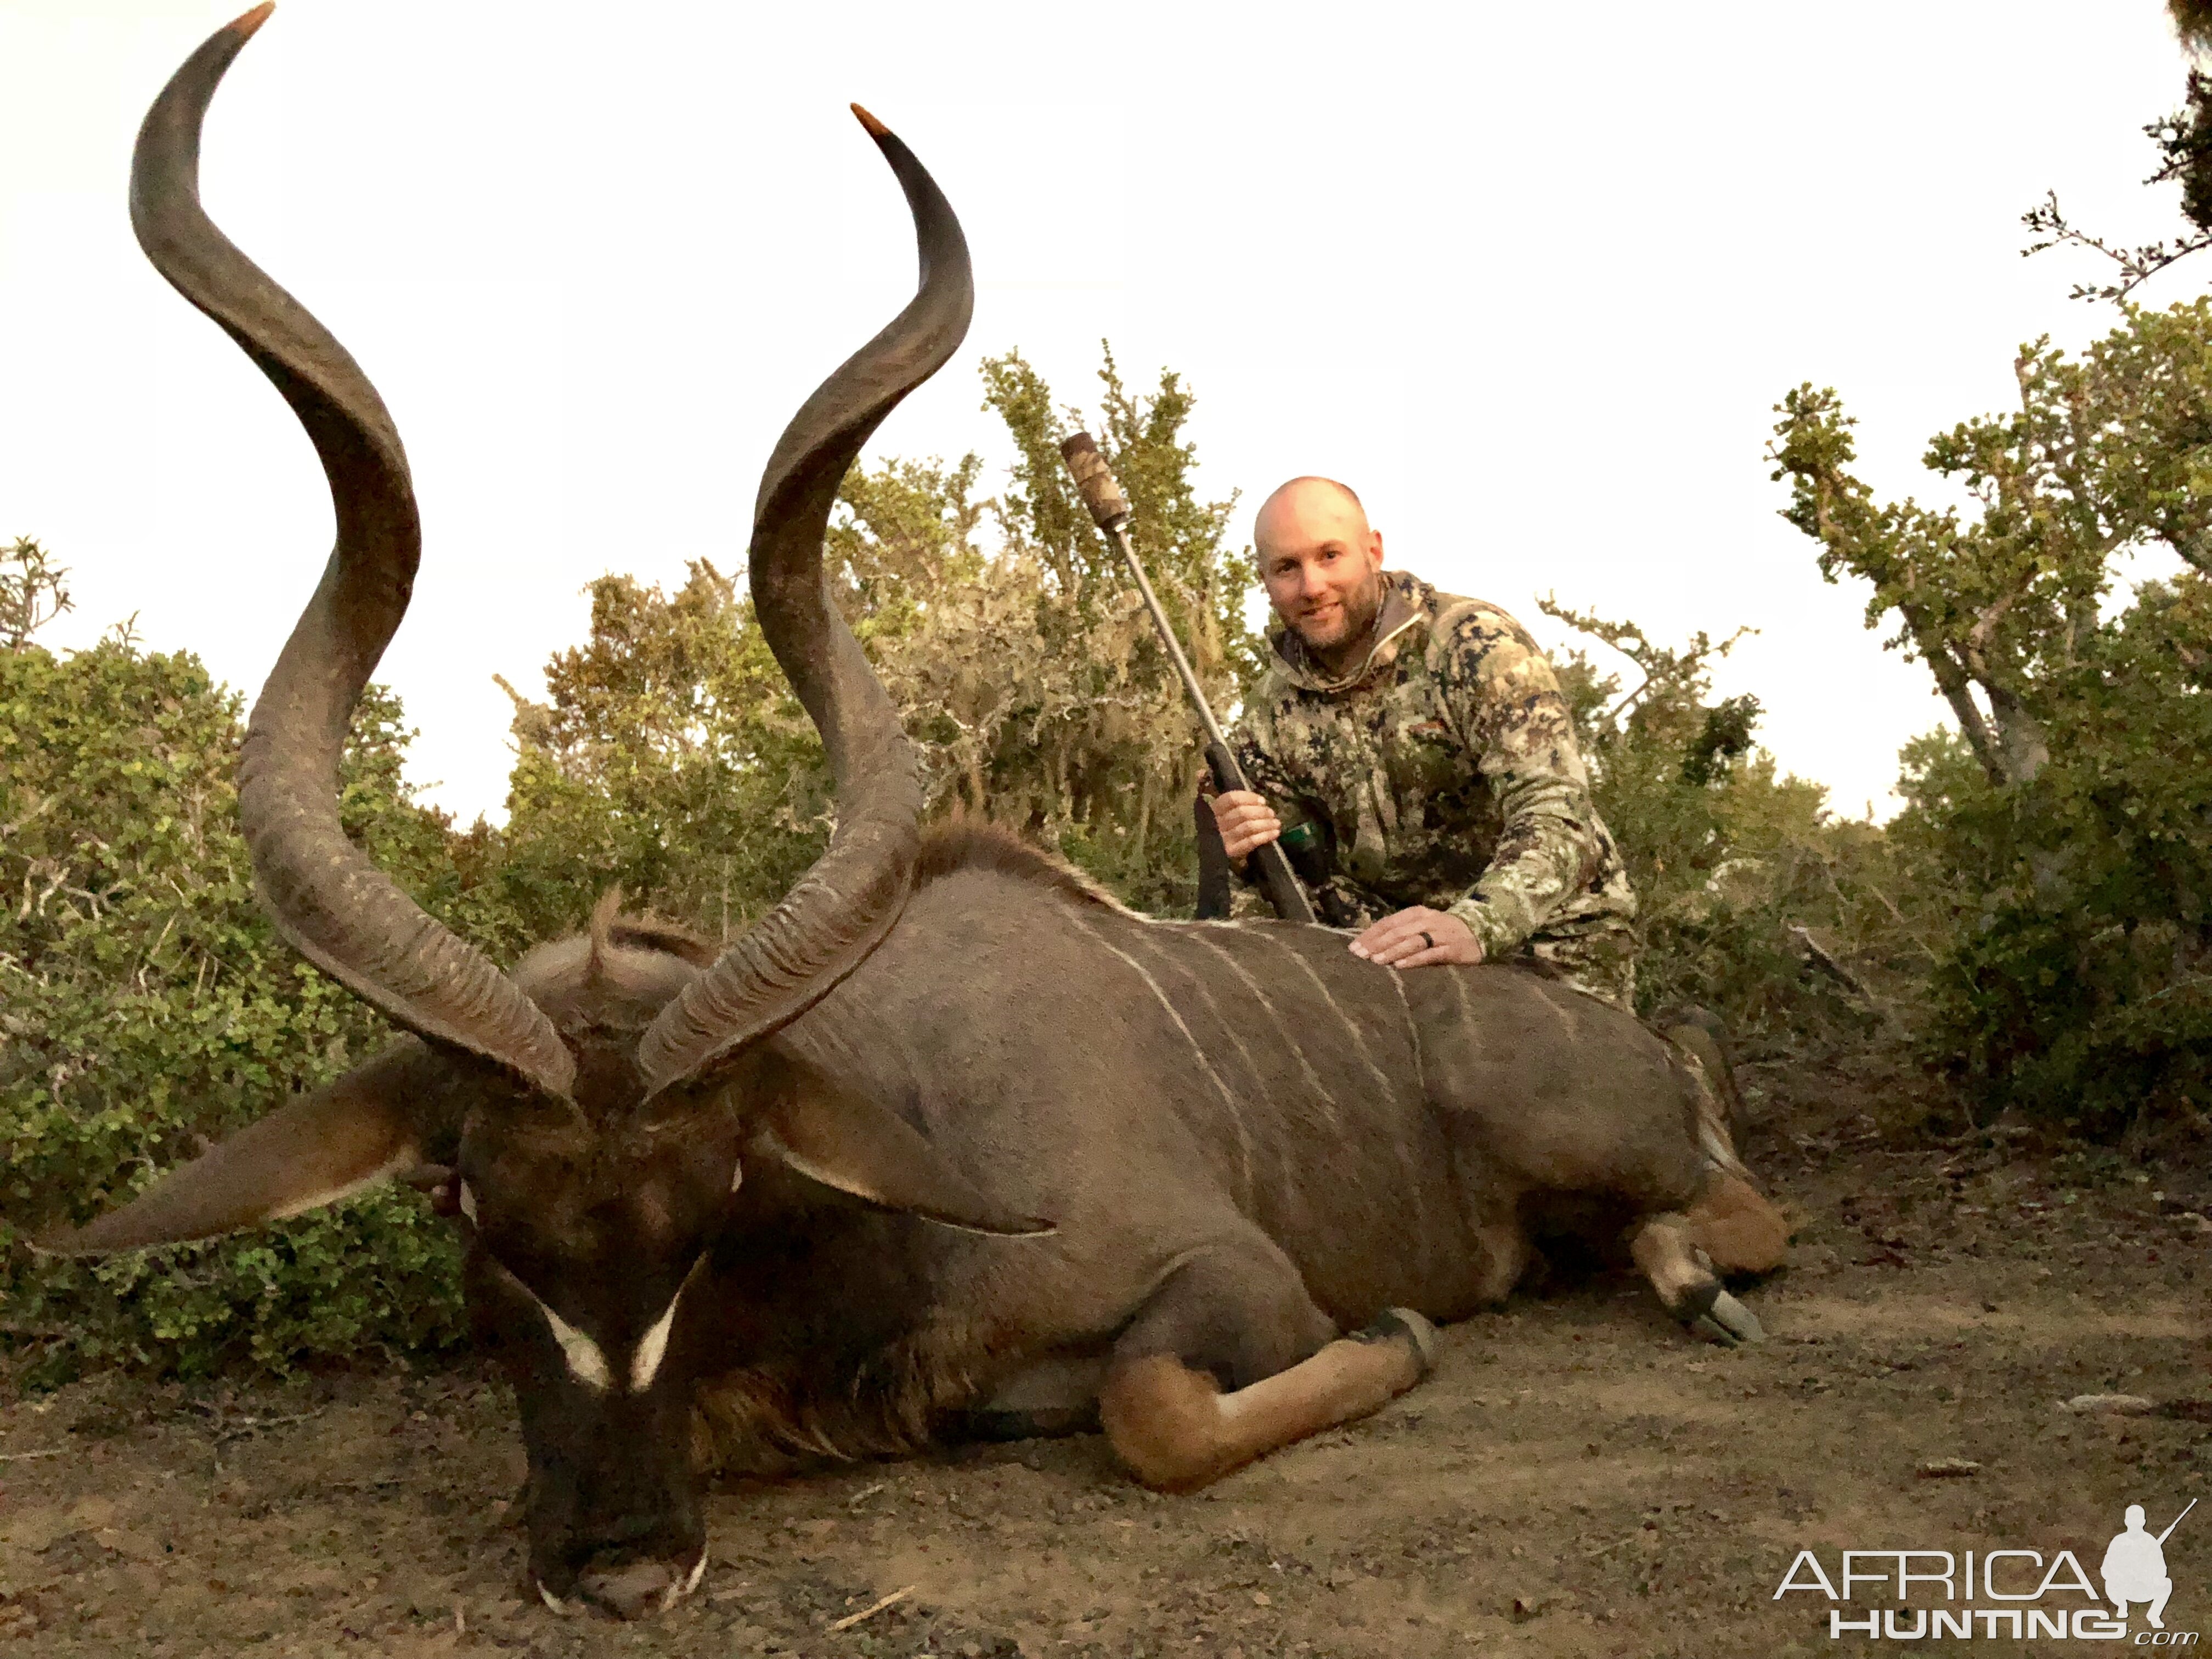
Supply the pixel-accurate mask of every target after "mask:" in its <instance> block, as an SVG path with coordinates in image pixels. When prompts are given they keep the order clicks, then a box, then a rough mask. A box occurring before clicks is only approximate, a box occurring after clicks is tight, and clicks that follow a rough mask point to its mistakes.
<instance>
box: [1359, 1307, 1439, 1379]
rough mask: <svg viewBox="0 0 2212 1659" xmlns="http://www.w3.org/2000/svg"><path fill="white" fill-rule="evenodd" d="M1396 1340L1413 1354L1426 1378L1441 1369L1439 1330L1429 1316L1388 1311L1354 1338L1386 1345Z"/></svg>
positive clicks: (1395, 1309) (1398, 1309)
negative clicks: (1438, 1354) (1438, 1366)
mask: <svg viewBox="0 0 2212 1659" xmlns="http://www.w3.org/2000/svg"><path fill="white" fill-rule="evenodd" d="M1392 1337H1395V1338H1397V1339H1398V1340H1400V1341H1401V1342H1403V1343H1405V1345H1406V1346H1407V1347H1409V1348H1411V1349H1412V1350H1413V1357H1414V1358H1416V1359H1418V1360H1419V1361H1420V1364H1421V1376H1427V1375H1428V1374H1429V1373H1430V1372H1431V1371H1432V1370H1435V1369H1436V1368H1437V1328H1436V1327H1435V1326H1434V1325H1432V1324H1431V1323H1430V1322H1429V1320H1428V1317H1427V1316H1425V1315H1424V1314H1417V1313H1415V1312H1414V1311H1413V1310H1412V1309H1411V1308H1385V1309H1384V1310H1383V1311H1382V1312H1381V1313H1379V1314H1377V1315H1376V1316H1375V1319H1374V1322H1373V1323H1371V1324H1370V1325H1369V1326H1368V1327H1367V1328H1366V1329H1365V1330H1362V1331H1354V1332H1353V1333H1352V1340H1353V1341H1355V1342H1382V1341H1386V1340H1389V1339H1390V1338H1392Z"/></svg>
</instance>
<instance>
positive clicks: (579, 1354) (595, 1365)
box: [515, 1279, 614, 1394]
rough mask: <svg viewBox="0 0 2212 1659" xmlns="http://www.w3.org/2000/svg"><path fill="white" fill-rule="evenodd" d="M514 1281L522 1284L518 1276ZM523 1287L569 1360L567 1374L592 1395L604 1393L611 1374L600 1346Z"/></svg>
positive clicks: (611, 1383) (535, 1292)
mask: <svg viewBox="0 0 2212 1659" xmlns="http://www.w3.org/2000/svg"><path fill="white" fill-rule="evenodd" d="M515 1282H516V1283H517V1284H519V1285H520V1284H521V1283H522V1281H521V1280H520V1279H517V1280H516V1281H515ZM522 1288H523V1289H524V1290H526V1291H530V1299H531V1300H532V1302H535V1303H536V1304H538V1312H539V1313H541V1314H544V1316H545V1328H547V1329H548V1330H550V1331H551V1332H552V1333H553V1340H555V1341H556V1342H558V1343H559V1344H560V1345H561V1357H562V1358H563V1359H565V1360H567V1361H568V1375H569V1376H573V1377H574V1378H575V1379H576V1381H578V1382H579V1383H582V1384H583V1385H584V1386H585V1387H586V1388H587V1389H590V1390H591V1391H592V1393H593V1394H605V1392H606V1391H607V1390H608V1389H610V1388H611V1387H613V1386H614V1373H613V1372H612V1371H611V1370H608V1369H607V1357H606V1355H605V1354H604V1353H602V1352H600V1351H599V1344H598V1343H596V1342H594V1341H592V1339H591V1338H590V1337H588V1336H586V1335H585V1334H584V1333H583V1332H581V1331H580V1330H578V1329H577V1328H575V1327H574V1325H571V1324H570V1323H569V1322H568V1321H567V1320H565V1319H563V1318H562V1317H561V1316H560V1315H559V1314H556V1313H555V1312H554V1311H553V1310H552V1309H550V1308H549V1307H547V1306H546V1305H545V1302H544V1297H540V1296H539V1295H538V1292H537V1291H531V1290H530V1287H529V1286H528V1285H523V1286H522Z"/></svg>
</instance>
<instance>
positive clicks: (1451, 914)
mask: <svg viewBox="0 0 2212 1659" xmlns="http://www.w3.org/2000/svg"><path fill="white" fill-rule="evenodd" d="M1252 539H1253V541H1254V543H1255V544H1256V547H1257V550H1258V553H1259V556H1260V576H1261V580H1262V581H1264V582H1265V583H1266V584H1267V599H1268V601H1269V603H1271V604H1272V605H1273V606H1274V608H1275V614H1276V616H1277V617H1279V618H1281V620H1282V623H1283V626H1282V627H1281V629H1279V630H1278V631H1277V632H1276V633H1275V635H1273V645H1274V659H1273V661H1272V662H1271V663H1270V664H1269V665H1268V674H1267V680H1266V681H1265V683H1264V684H1262V685H1261V689H1260V690H1259V692H1258V693H1257V694H1256V695H1255V696H1254V697H1253V699H1252V701H1251V703H1250V705H1249V707H1248V708H1246V709H1245V711H1244V714H1243V718H1242V719H1240V720H1238V721H1237V726H1236V729H1235V731H1233V732H1231V734H1230V741H1231V745H1232V746H1233V747H1234V748H1235V749H1236V750H1237V759H1238V760H1239V761H1240V762H1242V763H1243V768H1244V775H1245V776H1246V777H1247V778H1248V779H1249V780H1250V781H1251V783H1252V785H1253V788H1252V790H1249V791H1247V790H1231V791H1225V792H1224V793H1222V794H1220V795H1219V796H1218V797H1217V798H1216V799H1215V800H1214V803H1213V814H1214V819H1215V821H1216V822H1217V823H1218V824H1219V825H1220V826H1221V840H1222V844H1223V846H1224V847H1225V848H1226V850H1227V851H1228V853H1229V854H1230V856H1231V858H1232V859H1234V860H1238V861H1239V862H1241V863H1244V864H1246V865H1248V866H1249V860H1250V854H1251V853H1252V851H1253V849H1254V848H1258V847H1262V846H1265V845H1266V844H1267V842H1271V841H1274V840H1276V839H1278V838H1280V839H1281V840H1282V841H1283V842H1284V843H1285V847H1286V848H1293V847H1295V846H1296V843H1297V842H1300V841H1303V842H1304V843H1305V846H1306V848H1309V849H1311V850H1314V851H1318V852H1321V853H1322V854H1325V855H1326V862H1327V863H1328V866H1329V868H1328V874H1327V876H1326V878H1324V879H1322V881H1321V882H1319V883H1318V884H1317V890H1316V893H1315V901H1316V908H1319V909H1320V910H1321V912H1322V915H1323V917H1324V918H1325V919H1326V920H1327V921H1329V922H1331V923H1332V924H1334V925H1335V926H1337V927H1354V928H1357V929H1358V934H1357V936H1356V937H1355V938H1354V939H1352V945H1351V949H1352V954H1353V955H1355V956H1359V957H1365V958H1366V959H1367V960H1369V961H1370V962H1373V963H1377V964H1379V965H1381V966H1383V967H1384V968H1388V969H1393V970H1398V969H1408V970H1412V969H1422V968H1429V967H1433V966H1436V965H1437V964H1439V963H1483V962H1494V963H1510V964H1513V965H1515V966H1518V967H1522V968H1528V969H1534V970H1535V971H1537V972H1539V973H1542V974H1545V975H1549V976H1550V977H1553V978H1555V979H1560V980H1564V981H1566V983H1568V984H1569V985H1571V986H1573V987H1575V988H1576V989H1577V990H1578V991H1582V992H1584V993H1586V994H1589V995H1590V996H1593V997H1595V998H1597V999H1598V1000H1600V1001H1601V1002H1609V1003H1611V1004H1613V1006H1615V1007H1618V1008H1623V1009H1626V1010H1628V1011H1629V1012H1634V998H1635V991H1636V935H1635V932H1634V930H1633V928H1632V926H1631V924H1632V921H1634V919H1635V915H1636V896H1635V894H1634V893H1632V891H1630V890H1629V885H1628V872H1627V871H1626V869H1625V868H1624V867H1623V866H1622V864H1621V860H1620V848H1617V847H1616V846H1614V845H1613V836H1612V834H1611V832H1609V831H1608V830H1607V829H1606V827H1605V825H1604V823H1602V822H1601V820H1600V819H1599V817H1598V815H1597V811H1596V808H1595V807H1594V806H1593V805H1591V804H1590V793H1589V774H1588V773H1587V772H1586V771H1585V770H1584V769H1583V760H1582V756H1581V754H1580V752H1579V751H1578V750H1577V748H1576V745H1575V723H1574V717H1573V715H1572V714H1571V712H1570V711H1569V709H1568V708H1567V702H1566V699H1565V697H1564V696H1561V695H1560V692H1559V680H1558V678H1557V677H1556V676H1555V675H1554V674H1553V671H1552V665H1551V664H1550V663H1549V662H1547V660H1546V659H1545V657H1544V653H1542V652H1541V651H1540V650H1539V649H1537V647H1536V642H1535V641H1534V640H1532V639H1530V638H1529V637H1528V633H1527V631H1526V630H1525V629H1522V626H1521V624H1520V623H1516V622H1515V621H1514V620H1513V618H1512V617H1509V616H1507V615H1506V614H1505V613H1504V611H1500V610H1499V609H1498V607H1497V606H1496V605H1487V604H1485V603H1484V602H1483V601H1482V600H1480V599H1460V598H1458V597H1456V596H1455V595H1453V594H1450V593H1439V592H1437V590H1436V589H1435V588H1433V587H1431V586H1429V585H1428V584H1427V583H1426V582H1425V581H1422V580H1419V578H1418V577H1414V576H1409V575H1407V574H1405V573H1404V572H1403V571H1390V570H1385V569H1384V568H1383V537H1382V535H1381V533H1380V532H1377V531H1376V529H1375V528H1374V526H1371V525H1370V524H1369V523H1368V522H1367V513H1366V510H1365V509H1364V507H1361V506H1360V504H1359V497H1358V496H1357V495H1353V494H1352V491H1351V490H1350V489H1347V488H1346V486H1345V485H1343V484H1340V483H1336V482H1334V480H1332V479H1328V478H1293V479H1291V481H1290V482H1289V483H1286V484H1285V485H1283V487H1282V488H1281V489H1278V490H1276V491H1275V493H1274V494H1273V495H1270V496H1268V497H1267V501H1265V502H1264V503H1262V504H1261V508H1260V516H1259V519H1258V520H1257V521H1256V522H1255V525H1254V526H1253V532H1252ZM1293 859H1294V861H1304V860H1302V858H1301V856H1300V854H1298V853H1297V852H1295V851H1294V852H1293ZM1309 867H1310V866H1309ZM1710 1018H1711V1017H1710V1016H1706V1015H1704V1014H1702V1013H1699V1012H1695V1011H1692V1012H1687V1013H1685V1014H1683V1015H1681V1016H1680V1017H1679V1018H1675V1019H1673V1020H1670V1021H1668V1022H1667V1026H1666V1029H1665V1030H1663V1031H1662V1035H1664V1036H1667V1037H1668V1038H1669V1039H1670V1040H1671V1041H1673V1042H1674V1044H1675V1046H1676V1048H1678V1049H1679V1050H1680V1052H1681V1054H1682V1058H1683V1060H1684V1062H1685V1064H1686V1066H1688V1068H1689V1069H1690V1070H1691V1071H1692V1073H1694V1074H1695V1075H1696V1076H1697V1077H1698V1078H1699V1079H1700V1081H1701V1083H1702V1084H1703V1085H1704V1086H1703V1087H1702V1088H1701V1089H1700V1091H1699V1096H1700V1099H1699V1120H1700V1122H1699V1142H1700V1144H1701V1146H1703V1148H1704V1151H1705V1158H1706V1162H1707V1164H1708V1165H1709V1167H1711V1169H1712V1170H1713V1171H1714V1178H1713V1179H1712V1180H1711V1181H1710V1182H1708V1183H1707V1185H1706V1188H1705V1193H1704V1194H1702V1195H1701V1196H1700V1197H1699V1200H1698V1201H1697V1202H1696V1203H1695V1204H1694V1205H1692V1206H1691V1207H1690V1209H1689V1211H1688V1217H1689V1221H1690V1229H1691V1234H1692V1237H1694V1238H1695V1239H1696V1240H1697V1242H1698V1244H1699V1247H1700V1248H1701V1249H1704V1250H1705V1251H1706V1252H1707V1253H1708V1254H1709V1255H1711V1257H1712V1259H1713V1261H1714V1263H1715V1265H1717V1267H1720V1268H1721V1269H1722V1270H1723V1272H1745V1273H1763V1272H1765V1271H1766V1270H1767V1269H1769V1268H1771V1267H1776V1266H1778V1264H1779V1263H1780V1261H1781V1259H1782V1252H1783V1249H1784V1245H1785V1244H1786V1243H1787V1240H1788V1237H1789V1226H1788V1224H1787V1223H1786V1221H1785V1220H1784V1218H1783V1217H1782V1216H1781V1214H1780V1213H1779V1212H1778V1211H1777V1210H1776V1209H1775V1208H1774V1206H1772V1205H1771V1204H1770V1203H1769V1202H1768V1201H1767V1200H1766V1199H1765V1197H1764V1196H1762V1195H1761V1194H1760V1193H1759V1190H1758V1188H1756V1187H1755V1186H1754V1185H1753V1183H1752V1178H1751V1172H1750V1171H1749V1170H1747V1169H1745V1168H1744V1166H1743V1163H1742V1160H1741V1158H1738V1157H1737V1156H1736V1152H1735V1138H1734V1136H1733V1134H1732V1133H1730V1125H1729V1114H1728V1111H1727V1109H1726V1108H1725V1106H1724V1105H1723V1099H1722V1094H1721V1091H1722V1090H1723V1089H1729V1090H1732V1085H1731V1084H1730V1082H1729V1078H1728V1074H1727V1073H1728V1066H1727V1058H1726V1053H1725V1050H1724V1049H1723V1048H1721V1047H1720V1046H1719V1045H1718V1043H1717V1041H1716V1039H1715V1033H1714V1030H1713V1028H1712V1027H1711V1024H1709V1022H1710Z"/></svg>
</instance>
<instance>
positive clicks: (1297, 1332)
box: [1098, 1246, 1435, 1492]
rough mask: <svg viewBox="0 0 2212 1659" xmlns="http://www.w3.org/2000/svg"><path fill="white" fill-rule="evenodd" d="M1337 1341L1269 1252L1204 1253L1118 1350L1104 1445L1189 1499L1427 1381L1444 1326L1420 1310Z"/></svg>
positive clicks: (1105, 1396)
mask: <svg viewBox="0 0 2212 1659" xmlns="http://www.w3.org/2000/svg"><path fill="white" fill-rule="evenodd" d="M1271 1258H1272V1259H1271ZM1333 1334H1334V1325H1333V1324H1332V1323H1331V1322H1330V1320H1329V1318H1328V1316H1327V1315H1326V1314H1324V1313H1322V1310H1320V1309H1319V1308H1317V1307H1316V1306H1315V1305H1314V1304H1313V1301H1312V1299H1311V1298H1310V1297H1308V1296H1307V1294H1306V1292H1305V1287H1304V1285H1303V1284H1302V1283H1300V1281H1299V1279H1298V1276H1297V1270H1296V1269H1295V1268H1293V1267H1291V1264H1290V1262H1289V1261H1287V1260H1286V1259H1285V1258H1283V1257H1282V1256H1281V1255H1280V1253H1279V1252H1277V1251H1274V1250H1273V1247H1272V1246H1268V1247H1267V1249H1265V1250H1262V1249H1259V1248H1256V1247H1255V1248H1254V1249H1250V1250H1249V1251H1246V1250H1237V1251H1235V1252H1233V1253H1232V1252H1230V1251H1226V1250H1225V1251H1218V1252H1208V1253H1206V1255H1201V1256H1199V1257H1196V1258H1194V1259H1193V1260H1191V1261H1187V1262H1185V1263H1184V1264H1183V1265H1182V1267H1179V1268H1178V1269H1177V1270H1176V1272H1175V1273H1173V1274H1172V1275H1171V1276H1170V1278H1169V1279H1167V1281H1166V1282H1165V1283H1164V1284H1163V1285H1161V1286H1160V1288H1159V1290H1158V1291H1156V1292H1155V1293H1154V1294H1153V1297H1152V1300H1151V1301H1150V1302H1149V1303H1147V1304H1146V1306H1145V1308H1144V1310H1142V1311H1141V1312H1139V1315H1138V1316H1137V1318H1136V1320H1135V1322H1133V1323H1132V1324H1131V1326H1130V1327H1129V1328H1128V1329H1127V1331H1125V1332H1124V1333H1123V1334H1122V1336H1121V1340H1120V1341H1119V1342H1117V1343H1116V1344H1115V1352H1114V1360H1113V1364H1112V1365H1111V1366H1110V1368H1109V1370H1108V1372H1107V1376H1106V1383H1105V1387H1104V1388H1103V1389H1102V1390H1101V1392H1100V1395H1099V1401H1098V1405H1099V1417H1100V1419H1101V1420H1102V1421H1103V1424H1104V1426H1105V1430H1106V1437H1107V1438H1108V1440H1109V1442H1111V1443H1112V1444H1113V1447H1114V1450H1115V1453H1116V1455H1119V1456H1120V1458H1121V1461H1122V1462H1124V1463H1126V1464H1127V1465H1128V1467H1129V1468H1130V1470H1131V1472H1132V1473H1133V1474H1135V1475H1136V1477H1137V1478H1138V1479H1139V1480H1141V1481H1143V1482H1144V1483H1145V1484H1146V1486H1152V1487H1155V1488H1158V1489H1159V1490H1161V1491H1164V1492H1189V1491H1193V1490H1194V1489H1196V1488H1197V1487H1200V1486H1206V1485H1208V1484H1210V1483H1211V1482H1212V1481H1215V1480H1219V1479H1220V1478H1221V1477H1222V1476H1223V1475H1225V1474H1229V1473H1230V1472H1231V1471H1232V1470H1235V1469H1238V1468H1243V1466H1244V1465H1245V1464H1247V1463H1249V1462H1252V1461H1253V1460H1254V1459H1255V1458H1257V1457H1262V1456H1265V1455H1267V1453H1269V1452H1271V1451H1273V1450H1274V1449H1276V1448H1277V1447H1279V1446H1286V1445H1288V1444H1290V1443H1291V1442H1292V1441H1294V1440H1302V1439H1304V1437H1306V1436H1308V1435H1310V1434H1316V1433H1318V1432H1320V1431H1322V1430H1323V1429H1327V1428H1333V1427H1334V1426H1335V1425H1338V1424H1340V1423H1346V1422H1350V1421H1351V1420H1352V1419H1354V1418H1358V1417H1364V1416H1365V1415H1366V1414H1367V1413H1370V1412H1371V1411H1374V1410H1375V1409H1376V1407H1380V1406H1382V1405H1383V1404H1385V1403H1386V1402H1388V1401H1390V1400H1392V1399H1394V1398H1395V1397H1396V1396H1397V1395H1401V1394H1403V1393H1404V1392H1405V1391H1406V1390H1407V1389H1410V1388H1412V1387H1413V1384H1414V1383H1418V1382H1419V1381H1420V1380H1421V1379H1422V1378H1423V1377H1424V1376H1427V1375H1428V1371H1429V1367H1430V1365H1431V1363H1432V1354H1433V1350H1434V1343H1435V1331H1434V1329H1433V1328H1431V1326H1430V1324H1429V1322H1428V1321H1427V1320H1425V1319H1424V1318H1423V1317H1422V1316H1420V1315H1419V1314H1417V1313H1413V1312H1412V1311H1410V1310H1405V1309H1393V1310H1391V1311H1390V1312H1389V1313H1388V1314H1385V1315H1384V1316H1383V1318H1382V1319H1381V1320H1379V1321H1378V1322H1376V1325H1375V1326H1373V1327H1371V1328H1369V1329H1368V1330H1366V1331H1364V1332H1362V1333H1361V1334H1358V1335H1357V1336H1352V1337H1343V1338H1339V1339H1338V1340H1334V1341H1331V1340H1329V1338H1330V1336H1331V1335H1333ZM1224 1383H1227V1384H1228V1388H1227V1390H1226V1391H1225V1390H1224V1388H1223V1384H1224Z"/></svg>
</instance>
